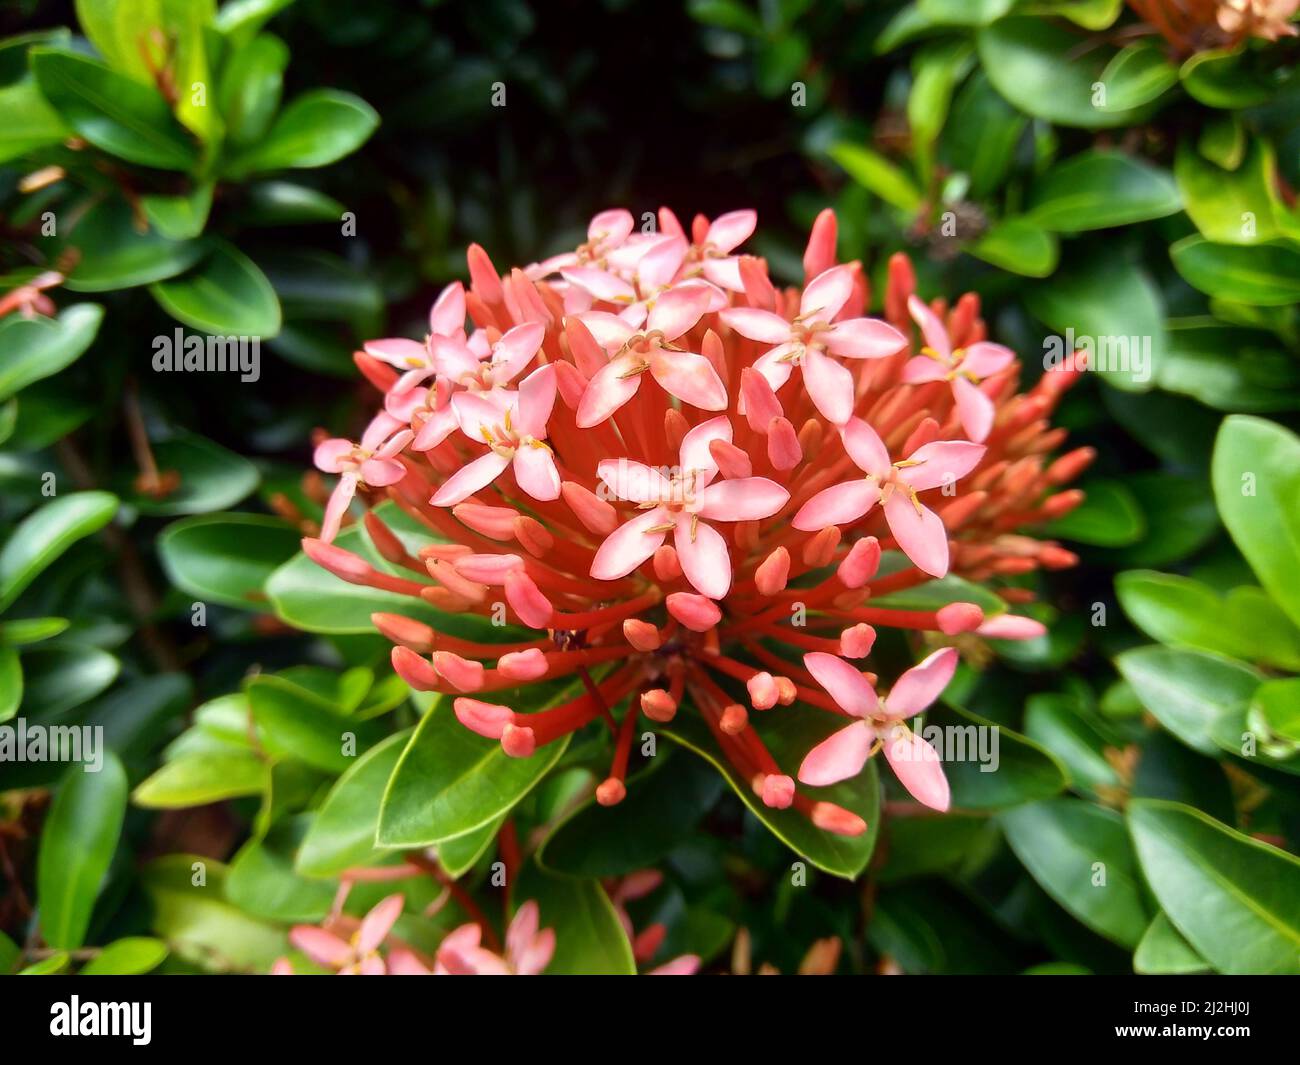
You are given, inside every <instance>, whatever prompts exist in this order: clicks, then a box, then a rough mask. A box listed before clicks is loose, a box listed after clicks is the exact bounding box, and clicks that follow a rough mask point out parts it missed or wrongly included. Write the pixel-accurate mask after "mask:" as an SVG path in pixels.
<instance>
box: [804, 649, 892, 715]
mask: <svg viewBox="0 0 1300 1065" xmlns="http://www.w3.org/2000/svg"><path fill="white" fill-rule="evenodd" d="M803 664H804V667H805V668H806V669H807V670H808V672H809V673H811V674H812V675H813V678H814V679H815V680H816V681H817V683H818V684H820V685H821V686H822V687H823V688H825V689H826V691H827V692H828V693H829V694H830V697H831V698H832V699H834V700H835V702H836V703H837V704H838V705H839V707H840V709H841V710H844V711H846V712H848V713H850V714H852V715H853V716H854V717H872V716H873V715H874V714H875V713H876V711H877V709H878V708H879V706H880V700H879V699H877V698H876V689H875V688H873V687H872V686H871V682H870V681H868V680H867V678H866V677H864V676H863V675H862V674H861V673H859V672H858V671H857V670H856V669H854V668H853V667H852V666H851V665H849V664H848V663H847V662H846V661H844V659H842V658H837V657H836V656H835V655H830V654H827V653H826V652H825V651H809V652H808V653H807V654H806V655H804V656H803Z"/></svg>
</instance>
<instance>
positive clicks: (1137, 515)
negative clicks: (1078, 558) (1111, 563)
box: [1045, 481, 1147, 547]
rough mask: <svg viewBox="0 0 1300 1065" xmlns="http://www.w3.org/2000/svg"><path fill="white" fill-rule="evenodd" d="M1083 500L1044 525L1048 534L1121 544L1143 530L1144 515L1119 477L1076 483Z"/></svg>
mask: <svg viewBox="0 0 1300 1065" xmlns="http://www.w3.org/2000/svg"><path fill="white" fill-rule="evenodd" d="M1079 487H1081V488H1082V489H1083V491H1084V500H1083V502H1082V503H1081V504H1079V506H1077V507H1075V508H1074V510H1072V511H1070V513H1068V514H1067V515H1065V517H1063V518H1058V519H1057V520H1056V521H1054V522H1052V523H1051V524H1050V525H1048V526H1047V527H1046V529H1045V532H1046V534H1047V535H1048V536H1051V537H1053V538H1057V537H1059V538H1060V539H1062V540H1074V541H1075V542H1077V543H1081V544H1093V545H1096V546H1098V547H1125V546H1127V545H1128V544H1133V543H1137V542H1138V541H1139V540H1141V539H1142V537H1143V536H1144V535H1145V534H1146V531H1147V523H1146V517H1145V516H1144V515H1143V513H1142V508H1141V507H1140V506H1138V502H1137V500H1136V499H1134V498H1133V493H1132V492H1130V491H1129V490H1128V488H1127V487H1125V485H1124V483H1123V482H1122V481H1088V482H1086V483H1084V484H1082V485H1080V486H1079Z"/></svg>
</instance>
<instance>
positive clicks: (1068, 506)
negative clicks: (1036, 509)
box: [1043, 488, 1084, 519]
mask: <svg viewBox="0 0 1300 1065" xmlns="http://www.w3.org/2000/svg"><path fill="white" fill-rule="evenodd" d="M1083 499H1084V495H1083V492H1081V491H1080V490H1079V489H1077V488H1071V489H1069V490H1068V491H1065V492H1057V493H1056V495H1054V496H1052V497H1051V498H1049V499H1048V500H1047V502H1045V503H1044V504H1043V516H1044V517H1045V518H1048V519H1051V518H1062V517H1064V516H1065V515H1066V514H1068V513H1070V511H1072V510H1073V509H1074V508H1075V507H1077V506H1078V505H1079V504H1080V503H1082V502H1083Z"/></svg>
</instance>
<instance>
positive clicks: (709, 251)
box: [659, 208, 758, 292]
mask: <svg viewBox="0 0 1300 1065" xmlns="http://www.w3.org/2000/svg"><path fill="white" fill-rule="evenodd" d="M659 217H660V220H661V224H662V225H663V228H664V232H666V233H668V232H673V233H675V234H677V235H681V236H683V237H684V236H685V231H684V230H683V229H682V225H681V223H680V222H678V221H677V216H676V215H675V214H673V213H672V211H670V210H668V209H667V208H663V209H662V210H660V212H659ZM757 225H758V212H757V211H753V210H748V209H746V210H741V211H728V212H727V213H726V214H720V215H718V217H717V218H715V219H714V220H713V221H712V222H710V223H709V228H708V229H707V230H706V231H705V233H704V239H703V240H702V241H699V242H698V243H697V244H692V245H691V247H690V250H689V254H688V261H687V264H686V268H685V270H684V273H685V274H686V275H687V276H693V275H694V272H695V271H696V270H697V269H698V270H699V271H700V272H702V273H703V274H704V276H705V277H706V278H708V279H709V280H710V281H712V282H713V283H714V284H715V285H719V286H720V287H722V288H725V289H730V290H731V291H732V292H744V291H745V283H744V282H743V281H742V280H741V278H740V256H739V255H732V254H731V253H732V252H733V251H735V250H736V248H738V247H740V245H742V244H743V243H745V241H747V240H748V239H749V238H750V237H751V236H752V235H753V233H754V228H755V227H756V226H757Z"/></svg>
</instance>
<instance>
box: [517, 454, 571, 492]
mask: <svg viewBox="0 0 1300 1065" xmlns="http://www.w3.org/2000/svg"><path fill="white" fill-rule="evenodd" d="M514 467H515V480H516V481H518V482H519V487H520V488H522V489H523V490H524V491H525V492H527V493H528V494H529V495H530V496H532V497H533V498H534V499H540V500H542V501H543V502H545V501H548V500H551V499H559V497H560V473H559V471H558V470H557V469H556V468H555V456H554V455H552V454H551V449H550V448H549V447H547V446H546V445H545V444H541V445H539V446H533V445H531V444H521V445H520V446H519V447H518V448H516V449H515V461H514Z"/></svg>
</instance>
